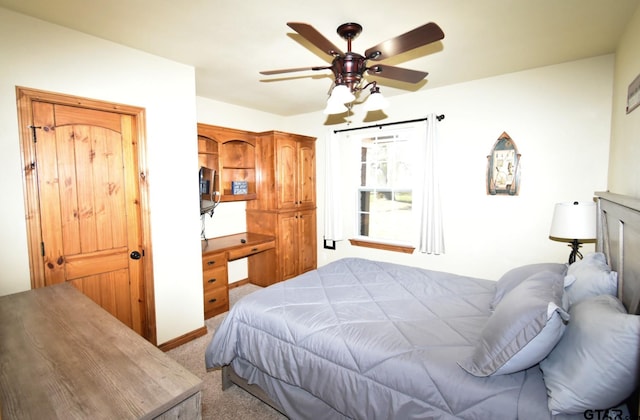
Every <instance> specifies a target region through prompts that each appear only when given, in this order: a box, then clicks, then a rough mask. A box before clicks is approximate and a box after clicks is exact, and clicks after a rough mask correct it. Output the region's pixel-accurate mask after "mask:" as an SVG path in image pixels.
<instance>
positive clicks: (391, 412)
mask: <svg viewBox="0 0 640 420" xmlns="http://www.w3.org/2000/svg"><path fill="white" fill-rule="evenodd" d="M494 287H495V283H494V282H493V281H489V280H484V279H477V278H471V277H464V276H459V275H454V274H450V273H443V272H436V271H429V270H424V269H419V268H413V267H406V266H401V265H396V264H389V263H383V262H374V261H369V260H364V259H355V258H353V259H343V260H339V261H336V262H333V263H330V264H328V265H326V266H324V267H321V268H319V269H318V270H314V271H311V272H308V273H305V274H303V275H301V276H299V277H297V278H294V279H291V280H288V281H285V282H282V283H278V284H275V285H273V286H271V287H268V288H266V289H263V290H260V291H257V292H255V293H252V294H251V295H249V296H247V297H245V298H244V299H242V300H241V301H240V302H238V303H237V304H236V305H234V306H233V308H232V310H231V311H230V313H229V314H228V315H227V317H226V318H225V319H224V321H223V323H222V325H221V326H220V327H219V328H218V329H217V330H216V332H215V334H214V337H213V339H212V341H211V343H210V344H209V346H208V348H207V351H206V356H205V357H206V365H207V368H209V369H212V368H216V367H221V366H223V365H227V364H233V366H234V368H235V369H236V371H237V372H238V373H240V374H241V376H243V377H245V378H247V379H249V381H250V382H254V383H257V384H258V385H259V386H261V387H262V388H263V389H264V390H265V391H266V392H267V394H269V396H270V397H271V398H272V399H273V400H274V401H275V402H276V404H277V405H279V406H280V407H281V408H282V409H283V411H284V412H285V413H286V414H287V415H288V416H289V417H291V418H296V419H297V418H314V419H317V418H356V419H391V418H398V419H400V418H401V419H409V418H414V419H427V418H464V419H488V418H491V419H515V418H522V419H536V418H543V419H548V418H549V412H548V410H547V407H546V405H547V403H546V393H545V387H544V383H543V380H542V375H541V373H540V370H539V369H538V367H537V366H535V367H533V368H531V369H528V370H527V371H523V372H518V373H515V374H511V375H504V376H495V377H488V378H478V377H475V376H472V375H470V374H468V373H467V372H465V371H464V370H463V369H462V368H460V367H459V366H458V364H457V362H458V361H459V360H461V359H462V358H464V357H466V356H467V355H469V354H470V353H471V351H472V345H473V343H475V342H476V340H477V339H478V337H479V334H480V331H481V330H482V327H483V325H484V323H485V322H486V320H487V318H488V317H489V315H490V312H489V302H490V301H491V299H492V297H493V294H494V290H495V289H494Z"/></svg>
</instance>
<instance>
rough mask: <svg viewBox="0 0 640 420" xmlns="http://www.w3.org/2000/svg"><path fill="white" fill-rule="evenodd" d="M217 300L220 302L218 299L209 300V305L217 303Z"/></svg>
mask: <svg viewBox="0 0 640 420" xmlns="http://www.w3.org/2000/svg"><path fill="white" fill-rule="evenodd" d="M216 300H218V299H216V298H213V299H209V303H215V302H216Z"/></svg>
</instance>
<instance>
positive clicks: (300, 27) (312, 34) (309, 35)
mask: <svg viewBox="0 0 640 420" xmlns="http://www.w3.org/2000/svg"><path fill="white" fill-rule="evenodd" d="M287 25H288V26H289V27H290V28H291V29H293V30H294V31H296V32H297V33H299V34H300V35H302V37H303V38H305V39H306V40H307V41H309V42H311V43H312V44H313V45H315V46H316V47H318V48H319V49H321V50H322V51H324V52H325V53H327V54H329V55H330V56H334V55H336V54H339V55H343V53H342V51H340V48H338V47H336V46H335V45H333V44H332V43H331V41H329V40H328V39H327V38H325V37H324V35H322V34H321V33H320V32H318V31H317V30H316V29H315V28H314V27H313V26H311V25H309V24H307V23H300V22H287Z"/></svg>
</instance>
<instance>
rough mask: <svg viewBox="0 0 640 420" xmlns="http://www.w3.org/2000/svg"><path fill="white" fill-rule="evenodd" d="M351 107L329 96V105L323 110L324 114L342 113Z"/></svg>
mask: <svg viewBox="0 0 640 420" xmlns="http://www.w3.org/2000/svg"><path fill="white" fill-rule="evenodd" d="M348 110H349V109H348V108H347V107H346V106H345V105H344V104H343V103H342V102H337V101H334V100H332V99H331V98H329V100H328V101H327V107H326V108H325V109H324V111H322V112H323V113H324V114H327V115H331V114H342V113H343V112H347V111H348Z"/></svg>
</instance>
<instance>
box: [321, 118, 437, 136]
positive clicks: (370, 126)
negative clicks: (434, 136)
mask: <svg viewBox="0 0 640 420" xmlns="http://www.w3.org/2000/svg"><path fill="white" fill-rule="evenodd" d="M428 119H429V118H427V117H425V118H418V119H415V120H406V121H396V122H391V123H385V124H374V125H367V126H365V127H354V128H345V129H342V130H333V132H334V133H343V132H345V131H355V130H364V129H366V128H375V127H378V128H382V127H386V126H388V125H396V124H407V123H412V122H419V121H427V120H428ZM436 119H437V120H438V121H442V120H444V114H441V115H436Z"/></svg>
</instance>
